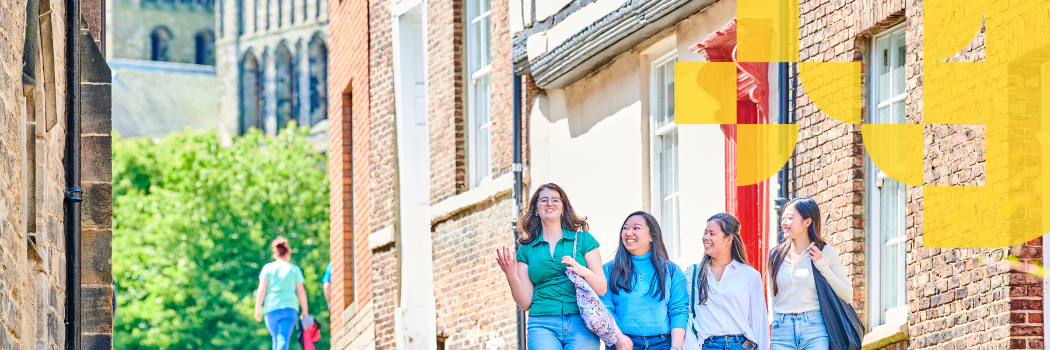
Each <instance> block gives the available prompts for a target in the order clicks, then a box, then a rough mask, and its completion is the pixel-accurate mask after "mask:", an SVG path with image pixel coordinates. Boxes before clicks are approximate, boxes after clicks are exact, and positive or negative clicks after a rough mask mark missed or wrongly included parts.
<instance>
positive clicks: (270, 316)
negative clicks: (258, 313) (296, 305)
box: [265, 308, 299, 350]
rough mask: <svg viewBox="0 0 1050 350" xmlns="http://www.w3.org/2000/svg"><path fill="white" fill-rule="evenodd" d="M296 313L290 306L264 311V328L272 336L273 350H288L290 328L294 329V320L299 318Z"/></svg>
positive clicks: (290, 334) (290, 335)
mask: <svg viewBox="0 0 1050 350" xmlns="http://www.w3.org/2000/svg"><path fill="white" fill-rule="evenodd" d="M296 313H297V312H296V311H295V309H292V308H284V309H277V310H273V311H270V312H267V313H266V317H265V319H266V329H267V330H269V331H270V337H271V338H273V350H288V344H289V343H291V341H292V340H291V338H292V330H294V329H295V322H296V321H298V320H299V318H298V317H297V315H296Z"/></svg>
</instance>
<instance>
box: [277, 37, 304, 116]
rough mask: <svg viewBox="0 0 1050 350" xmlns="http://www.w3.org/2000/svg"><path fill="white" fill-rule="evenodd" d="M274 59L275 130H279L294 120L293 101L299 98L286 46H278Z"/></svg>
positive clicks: (289, 54) (290, 54)
mask: <svg viewBox="0 0 1050 350" xmlns="http://www.w3.org/2000/svg"><path fill="white" fill-rule="evenodd" d="M276 59H277V62H276V69H277V72H276V74H275V75H276V77H275V78H276V80H277V81H276V84H274V85H275V87H276V89H277V129H281V128H284V127H286V126H288V122H289V121H291V120H295V100H296V99H297V98H299V96H298V94H297V93H296V91H295V64H294V62H293V59H292V52H291V50H289V49H288V46H287V45H285V44H283V43H282V44H280V46H278V48H277V57H276Z"/></svg>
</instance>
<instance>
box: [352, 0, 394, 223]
mask: <svg viewBox="0 0 1050 350" xmlns="http://www.w3.org/2000/svg"><path fill="white" fill-rule="evenodd" d="M344 1H345V0H344ZM368 8H369V10H368V17H369V19H368V28H369V44H368V56H369V62H368V79H369V94H370V96H369V99H370V100H369V102H370V103H371V106H370V108H371V113H372V114H371V118H372V124H371V128H372V130H371V143H372V152H371V162H372V165H371V169H370V172H371V179H372V188H371V191H372V205H373V208H372V209H373V211H372V214H371V215H372V227H373V231H376V230H379V229H382V228H384V227H389V226H391V225H393V224H394V219H395V217H396V216H397V192H395V191H394V189H395V187H396V184H397V147H395V146H394V145H396V139H395V137H394V135H395V132H396V130H395V123H394V51H393V37H392V35H391V31H390V27H391V19H390V1H371V2H370V3H369V5H368Z"/></svg>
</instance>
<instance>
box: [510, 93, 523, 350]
mask: <svg viewBox="0 0 1050 350" xmlns="http://www.w3.org/2000/svg"><path fill="white" fill-rule="evenodd" d="M511 74H513V73H511ZM513 75H514V82H513V85H514V96H513V98H512V99H511V100H512V101H513V103H514V108H513V112H512V113H513V114H514V116H513V118H512V120H513V121H512V123H514V126H512V127H511V130H513V131H514V132H513V137H512V139H513V142H514V163H513V164H512V165H511V171H513V172H514V189H513V191H514V215H511V217H512V218H513V219H511V220H512V221H511V225H513V227H514V228H513V229H512V231H513V232H514V251H517V250H518V246H519V245H518V234H520V232H518V217H519V216H521V197H522V190H523V188H522V178H521V176H522V174H521V173H522V171H523V170H524V166H523V165H522V162H521V103H522V98H521V76H520V75H517V74H513ZM516 314H517V319H518V323H517V325H518V327H517V328H518V350H525V348H526V339H525V334H526V332H525V320H526V316H525V311H524V310H522V309H521V308H517V312H516Z"/></svg>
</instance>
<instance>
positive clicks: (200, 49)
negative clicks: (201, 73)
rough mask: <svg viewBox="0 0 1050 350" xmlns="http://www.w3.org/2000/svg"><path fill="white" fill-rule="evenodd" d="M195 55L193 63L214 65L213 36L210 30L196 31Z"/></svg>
mask: <svg viewBox="0 0 1050 350" xmlns="http://www.w3.org/2000/svg"><path fill="white" fill-rule="evenodd" d="M195 40H196V41H197V55H196V59H195V60H194V61H195V62H194V63H197V64H206V65H210V66H214V65H215V36H214V35H212V33H211V31H208V30H203V31H201V32H199V33H197V37H196V38H195Z"/></svg>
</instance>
